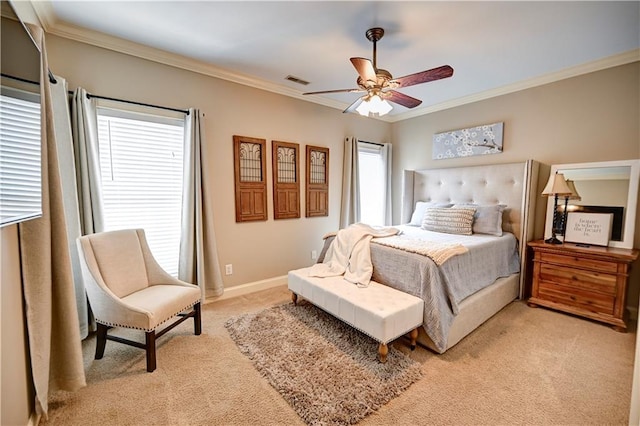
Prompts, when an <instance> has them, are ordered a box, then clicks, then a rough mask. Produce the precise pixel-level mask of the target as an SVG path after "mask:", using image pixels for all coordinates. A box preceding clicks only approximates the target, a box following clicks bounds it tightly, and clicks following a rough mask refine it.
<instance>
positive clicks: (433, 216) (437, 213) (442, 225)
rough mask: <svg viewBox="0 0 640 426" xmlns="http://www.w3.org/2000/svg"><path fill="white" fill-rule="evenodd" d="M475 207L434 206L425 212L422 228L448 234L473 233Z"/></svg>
mask: <svg viewBox="0 0 640 426" xmlns="http://www.w3.org/2000/svg"><path fill="white" fill-rule="evenodd" d="M475 212H476V210H475V209H473V208H455V207H451V208H434V207H430V208H427V210H426V211H425V213H424V219H423V221H422V229H426V230H427V231H434V232H445V233H447V234H461V235H471V234H472V233H473V232H472V231H473V228H472V225H473V215H474V213H475Z"/></svg>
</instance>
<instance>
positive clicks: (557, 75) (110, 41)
mask: <svg viewBox="0 0 640 426" xmlns="http://www.w3.org/2000/svg"><path fill="white" fill-rule="evenodd" d="M20 3H29V4H30V5H31V9H32V10H33V11H34V14H35V15H37V17H38V19H39V21H40V25H41V26H42V28H43V29H44V30H45V32H47V33H49V34H53V35H56V36H59V37H64V38H67V39H70V40H75V41H79V42H82V43H86V44H90V45H93V46H97V47H101V48H104V49H109V50H113V51H115V52H119V53H124V54H128V55H132V56H135V57H138V58H142V59H147V60H149V61H153V62H158V63H161V64H164V65H169V66H173V67H177V68H181V69H184V70H188V71H193V72H196V73H199V74H203V75H207V76H210V77H215V78H219V79H222V80H226V81H230V82H233V83H238V84H242V85H244V86H249V87H253V88H256V89H261V90H266V91H269V92H273V93H277V94H281V95H285V96H289V97H292V98H296V99H300V100H304V101H307V102H313V103H316V104H320V105H324V106H327V107H330V108H335V109H339V110H344V109H346V108H347V107H348V106H349V104H346V103H344V102H339V101H334V100H331V99H326V98H322V97H320V96H314V95H307V96H304V95H302V92H301V91H299V90H296V89H292V88H289V87H287V86H283V85H280V84H275V83H271V82H268V81H265V80H261V79H258V78H255V77H252V76H249V75H245V74H241V73H237V72H232V71H229V70H226V69H224V68H220V67H216V66H214V65H211V64H208V63H206V62H203V61H199V60H195V59H191V58H187V57H185V56H181V55H178V54H175V53H171V52H166V51H163V50H160V49H156V48H152V47H148V46H144V45H142V44H139V43H134V42H131V41H128V40H124V39H121V38H118V37H114V36H110V35H107V34H104V33H99V32H96V31H92V30H87V29H86V28H82V27H78V26H75V25H71V24H68V23H66V22H62V21H60V20H58V19H57V18H56V16H55V12H54V11H53V7H52V6H51V3H50V2H49V1H31V0H30V1H28V2H20ZM636 61H640V49H634V50H630V51H628V52H623V53H620V54H617V55H613V56H609V57H607V58H603V59H599V60H596V61H592V62H587V63H585V64H581V65H577V66H573V67H570V68H566V69H563V70H560V71H557V72H553V73H549V74H545V75H543V76H539V77H535V78H531V79H527V80H523V81H520V82H517V83H513V84H509V85H506V86H502V87H498V88H495V89H491V90H486V91H483V92H480V93H476V94H473V95H469V96H464V97H461V98H457V99H453V100H450V101H447V102H442V103H439V104H435V105H431V106H428V107H424V108H420V109H417V110H411V111H407V112H405V113H401V114H397V115H393V116H391V115H385V116H384V117H380V118H375V119H376V120H381V121H386V122H389V123H394V122H398V121H403V120H407V119H409V118H414V117H419V116H422V115H426V114H431V113H434V112H437V111H442V110H445V109H449V108H454V107H458V106H462V105H466V104H469V103H473V102H478V101H482V100H485V99H490V98H493V97H496V96H501V95H506V94H509V93H514V92H518V91H521V90H525V89H529V88H532V87H536V86H541V85H544V84H549V83H553V82H556V81H560V80H564V79H567V78H571V77H576V76H579V75H582V74H587V73H590V72H595V71H600V70H603V69H606V68H612V67H615V66H619V65H625V64H628V63H631V62H636ZM363 118H364V117H363Z"/></svg>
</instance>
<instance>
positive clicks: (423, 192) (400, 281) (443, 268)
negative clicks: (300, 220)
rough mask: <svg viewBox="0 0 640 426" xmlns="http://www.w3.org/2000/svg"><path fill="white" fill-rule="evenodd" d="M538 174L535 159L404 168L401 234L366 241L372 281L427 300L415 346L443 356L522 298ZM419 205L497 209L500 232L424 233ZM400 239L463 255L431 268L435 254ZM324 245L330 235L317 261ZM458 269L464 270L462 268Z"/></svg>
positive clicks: (435, 210)
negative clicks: (457, 247) (458, 248)
mask: <svg viewBox="0 0 640 426" xmlns="http://www.w3.org/2000/svg"><path fill="white" fill-rule="evenodd" d="M538 171H539V164H538V163H537V162H535V161H533V160H529V161H526V162H521V163H509V164H497V165H486V166H471V167H455V168H442V169H430V170H415V171H409V170H405V171H404V176H403V192H402V217H401V221H400V222H401V223H402V225H399V226H398V228H399V229H401V231H402V235H400V236H397V237H391V238H396V240H395V241H392V240H387V239H374V240H372V244H371V246H370V251H371V262H372V264H373V275H372V277H371V279H372V280H373V281H376V282H379V283H382V284H385V285H388V286H390V287H393V288H396V289H398V290H401V291H404V292H406V293H409V294H412V295H414V296H418V297H421V298H422V299H423V300H424V301H425V308H424V323H423V327H421V328H420V333H419V336H418V342H419V343H420V344H422V345H424V346H427V347H428V348H430V349H432V350H434V351H435V352H438V353H444V352H445V351H446V350H448V349H449V348H451V347H452V346H454V345H455V344H456V343H458V342H459V341H460V340H461V339H462V338H464V337H465V336H466V335H468V334H469V333H470V332H471V331H473V330H475V329H476V328H477V327H478V326H480V325H481V324H482V323H483V322H485V321H486V320H487V319H489V318H490V317H491V316H493V315H494V314H495V313H497V312H498V311H500V310H501V309H502V308H503V307H504V306H506V305H507V304H509V303H510V302H512V301H513V300H515V299H517V298H518V297H522V296H523V287H524V285H523V283H524V277H525V276H526V263H525V250H526V242H527V241H530V240H531V239H532V237H533V225H534V223H533V211H534V209H535V200H536V198H537V190H536V186H537V180H538ZM418 202H420V204H419V205H420V206H422V207H424V206H425V205H427V207H431V208H432V209H430V210H429V213H430V214H434V212H437V211H438V210H442V209H439V207H442V208H443V209H447V208H455V209H464V208H467V207H469V205H470V204H472V205H474V207H475V208H478V206H502V207H501V208H500V209H501V210H503V211H502V212H501V215H500V217H501V219H502V221H501V222H502V223H501V224H500V223H498V225H497V226H498V227H499V228H500V227H501V231H502V232H501V234H502V235H497V234H496V235H490V234H478V233H475V232H474V234H473V235H471V236H463V235H451V234H449V233H442V232H429V231H424V230H422V229H421V227H420V223H421V221H419V222H416V217H417V216H419V217H420V219H422V212H416V211H415V210H416V205H417V203H418ZM447 213H448V212H447ZM476 218H477V215H476ZM410 223H413V224H414V225H413V226H412V225H410ZM475 223H476V222H475V221H474V225H475ZM478 224H480V221H478ZM415 225H418V226H415ZM474 231H475V229H474ZM402 238H408V239H414V238H415V239H419V238H425V239H427V240H429V241H436V242H438V241H442V243H443V244H462V245H464V246H465V247H467V252H465V253H464V254H458V255H456V256H453V257H451V258H449V260H447V261H446V262H444V263H442V264H441V265H436V262H434V260H432V258H434V259H435V257H433V256H432V258H429V257H426V256H424V255H423V254H420V253H417V252H412V251H408V250H407V249H406V247H404V248H398V247H401V246H402V245H401V244H399V243H401V242H402V241H401V239H402ZM383 240H387V241H385V242H383ZM465 240H466V241H465ZM330 243H331V238H328V239H327V240H326V241H325V246H324V249H323V252H322V253H321V256H320V258H319V261H322V258H323V255H324V252H325V251H326V249H327V248H328V245H329V244H330ZM436 244H437V243H436ZM497 247H502V248H501V249H498V248H497ZM413 251H415V250H413ZM498 253H501V254H499V255H498ZM487 255H491V256H490V257H493V260H494V261H495V263H497V265H498V267H497V269H496V270H495V271H493V270H492V271H491V272H487V271H485V269H486V268H485V264H488V263H492V264H493V263H494V262H488V257H487ZM463 266H464V268H463ZM462 269H465V272H461V270H462ZM466 270H470V271H472V273H473V274H475V275H473V274H471V275H470V273H468V272H466ZM491 274H493V276H492V275H491Z"/></svg>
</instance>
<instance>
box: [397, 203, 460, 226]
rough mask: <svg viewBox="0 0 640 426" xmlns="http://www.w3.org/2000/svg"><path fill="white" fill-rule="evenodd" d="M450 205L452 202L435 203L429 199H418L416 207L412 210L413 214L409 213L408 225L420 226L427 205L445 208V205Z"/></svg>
mask: <svg viewBox="0 0 640 426" xmlns="http://www.w3.org/2000/svg"><path fill="white" fill-rule="evenodd" d="M452 205H453V204H447V203H436V202H435V201H430V202H426V201H418V202H417V203H416V208H415V210H414V211H413V214H412V215H411V221H409V223H408V225H411V226H422V219H424V212H425V211H426V210H427V208H429V207H439V208H446V207H451V206H452Z"/></svg>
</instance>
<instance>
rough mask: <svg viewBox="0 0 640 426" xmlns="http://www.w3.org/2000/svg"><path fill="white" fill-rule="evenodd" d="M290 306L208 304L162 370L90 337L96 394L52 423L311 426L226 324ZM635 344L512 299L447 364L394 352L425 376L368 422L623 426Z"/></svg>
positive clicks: (77, 397)
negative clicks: (98, 350)
mask: <svg viewBox="0 0 640 426" xmlns="http://www.w3.org/2000/svg"><path fill="white" fill-rule="evenodd" d="M288 300H289V293H288V291H287V290H286V288H285V287H280V288H277V289H272V290H267V291H263V292H260V293H255V294H252V295H249V296H242V297H238V298H234V299H229V300H225V301H222V302H217V303H213V304H210V305H206V306H205V307H204V309H203V334H202V335H201V336H194V335H193V334H192V332H193V327H192V322H191V321H188V322H185V323H184V324H182V325H180V326H179V327H177V328H176V329H175V330H173V331H171V332H170V333H168V334H167V335H165V336H164V337H163V338H162V339H160V344H159V348H158V369H157V370H156V371H155V372H153V373H147V372H146V371H145V357H144V353H143V351H141V350H139V349H136V348H130V347H127V346H124V345H119V344H117V343H114V342H107V348H106V351H105V356H104V358H103V359H102V360H98V361H96V360H94V359H93V351H94V349H95V339H93V338H90V339H87V340H86V341H85V342H84V344H83V349H84V356H85V366H86V372H87V383H88V386H87V387H86V388H83V389H81V390H80V391H78V392H75V393H62V392H61V393H58V394H56V395H54V397H53V398H52V400H51V402H50V413H49V420H48V421H46V422H43V424H46V425H65V426H69V425H304V422H303V421H302V420H301V419H300V417H299V416H298V415H297V414H296V413H295V411H294V410H293V409H292V408H291V407H290V406H289V405H288V404H287V402H286V401H285V400H284V399H283V398H282V397H281V396H280V395H279V394H278V392H277V391H276V390H275V389H273V387H271V386H270V385H269V384H268V383H267V381H266V380H265V379H264V378H263V377H262V376H261V375H260V373H259V372H258V371H257V370H256V369H255V368H254V366H253V365H252V363H251V360H249V358H247V357H246V356H245V355H243V354H242V353H241V352H240V350H239V349H238V347H237V346H236V345H235V343H234V342H233V340H232V339H231V337H230V336H229V334H228V332H227V330H226V329H225V327H224V323H225V321H227V320H228V319H229V318H230V317H232V316H236V315H239V314H242V313H245V312H257V311H259V310H262V309H264V308H265V307H268V306H273V305H276V304H280V303H283V302H286V301H288ZM633 328H634V329H635V327H633ZM634 345H635V332H633V333H617V332H615V331H613V330H612V329H611V328H609V327H607V326H605V325H601V324H598V323H594V322H591V321H587V320H583V319H580V318H575V317H572V316H569V315H565V314H561V313H556V312H553V311H550V310H546V309H542V308H539V309H532V308H529V307H527V306H526V305H525V304H524V303H522V302H515V303H512V304H510V305H509V306H507V307H506V308H505V309H503V310H502V311H501V312H500V313H498V314H497V315H496V316H494V317H493V318H491V319H490V320H489V321H488V322H487V323H485V324H484V325H483V326H481V327H480V328H479V329H478V330H476V331H475V332H473V333H472V334H471V335H469V336H467V337H466V338H465V339H463V340H462V341H461V342H460V343H459V344H458V345H456V346H455V347H453V348H451V349H450V350H449V351H447V352H446V353H445V354H443V355H436V354H434V353H433V352H430V351H428V350H426V349H424V348H420V347H418V349H416V350H415V351H414V352H410V351H409V349H408V347H407V346H406V345H405V343H404V342H400V344H397V345H395V346H396V348H397V349H399V350H401V351H403V352H405V353H406V354H407V355H408V356H409V357H411V358H412V359H414V360H416V361H417V362H419V363H420V364H421V368H422V373H423V378H422V379H420V380H419V381H417V382H415V383H414V384H413V385H411V387H409V389H407V390H406V391H405V392H403V393H402V394H401V395H400V396H398V397H397V398H395V399H392V400H391V401H390V402H389V403H387V404H386V405H384V406H383V407H381V408H380V409H379V410H378V411H376V412H375V413H373V414H371V415H370V416H368V417H367V418H365V419H364V420H362V421H361V422H360V423H359V425H380V424H408V425H416V424H456V425H496V424H503V425H506V424H509V425H511V424H536V425H539V424H547V425H551V424H553V425H556V424H563V425H569V424H571V425H587V424H593V425H602V424H611V425H626V424H628V415H629V401H630V397H631V381H632V371H633V359H634V353H635V346H634Z"/></svg>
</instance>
